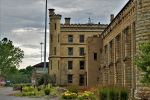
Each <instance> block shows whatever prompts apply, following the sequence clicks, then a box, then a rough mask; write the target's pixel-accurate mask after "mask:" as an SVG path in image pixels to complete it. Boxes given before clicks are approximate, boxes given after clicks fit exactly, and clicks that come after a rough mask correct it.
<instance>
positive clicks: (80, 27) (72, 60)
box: [49, 9, 107, 86]
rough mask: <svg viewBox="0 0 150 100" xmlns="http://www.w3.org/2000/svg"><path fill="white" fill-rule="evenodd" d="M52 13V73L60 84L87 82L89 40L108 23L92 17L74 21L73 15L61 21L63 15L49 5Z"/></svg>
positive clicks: (50, 13)
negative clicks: (83, 22) (93, 20)
mask: <svg viewBox="0 0 150 100" xmlns="http://www.w3.org/2000/svg"><path fill="white" fill-rule="evenodd" d="M49 17H50V43H49V44H50V51H49V52H50V54H49V64H50V65H49V74H50V75H52V76H53V77H54V78H55V79H56V84H58V85H79V86H86V84H87V72H86V68H87V65H88V63H87V61H86V55H87V52H86V51H87V50H86V49H87V48H86V44H87V42H86V40H87V38H88V37H91V36H93V35H99V34H100V33H102V31H104V29H105V28H106V26H107V25H103V24H100V23H98V24H93V23H91V21H90V20H89V23H87V24H71V23H70V21H71V20H70V18H65V23H64V24H61V15H59V14H55V12H54V9H49Z"/></svg>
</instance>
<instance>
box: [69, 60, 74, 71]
mask: <svg viewBox="0 0 150 100" xmlns="http://www.w3.org/2000/svg"><path fill="white" fill-rule="evenodd" d="M72 66H73V61H68V69H72Z"/></svg>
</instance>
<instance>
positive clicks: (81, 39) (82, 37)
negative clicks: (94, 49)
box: [80, 35, 84, 43]
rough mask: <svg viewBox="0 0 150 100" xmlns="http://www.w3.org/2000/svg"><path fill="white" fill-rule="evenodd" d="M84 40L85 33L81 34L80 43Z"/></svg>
mask: <svg viewBox="0 0 150 100" xmlns="http://www.w3.org/2000/svg"><path fill="white" fill-rule="evenodd" d="M83 42H84V35H80V43H83Z"/></svg>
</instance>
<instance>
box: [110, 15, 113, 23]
mask: <svg viewBox="0 0 150 100" xmlns="http://www.w3.org/2000/svg"><path fill="white" fill-rule="evenodd" d="M113 19H114V14H111V15H110V22H111V21H112V20H113Z"/></svg>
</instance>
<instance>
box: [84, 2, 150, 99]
mask: <svg viewBox="0 0 150 100" xmlns="http://www.w3.org/2000/svg"><path fill="white" fill-rule="evenodd" d="M100 37H102V41H101V42H99V46H97V44H98V43H97V42H91V43H90V44H89V45H91V46H93V45H96V47H99V54H100V58H99V62H100V64H98V65H95V67H99V74H96V75H98V76H94V77H95V78H96V77H99V83H97V85H102V86H118V87H125V88H127V89H128V91H129V92H130V93H131V96H132V97H133V96H134V93H135V94H136V93H138V92H140V89H141V88H142V87H143V86H141V83H140V78H141V76H142V75H141V72H139V71H138V70H137V67H136V66H135V65H134V63H133V59H134V56H135V54H136V53H138V44H139V43H140V42H143V41H146V40H148V39H149V38H150V0H130V1H129V2H128V3H127V4H126V5H125V6H124V8H123V9H122V10H121V11H120V12H119V13H118V14H117V16H116V17H115V18H114V19H113V20H112V22H111V23H110V24H109V25H108V27H107V28H106V29H105V30H104V31H103V32H102V34H101V35H100ZM93 39H94V37H93ZM100 39H101V38H100ZM89 49H90V51H93V50H95V48H92V50H91V48H89ZM97 49H98V48H97ZM101 49H102V50H101ZM89 55H90V54H89ZM89 57H90V56H89ZM92 61H94V60H90V61H89V62H88V63H89V66H88V67H89V68H90V67H92V66H93V62H92ZM87 69H88V68H87ZM97 70H98V69H95V71H93V72H97ZM87 73H92V72H91V70H87ZM88 76H89V77H90V76H91V74H87V77H88ZM87 80H88V79H87ZM94 80H95V79H94V78H90V81H94ZM90 84H91V83H90V82H89V84H88V85H90ZM144 88H146V87H144ZM147 88H148V87H147ZM141 90H143V89H141ZM149 94H150V92H149ZM137 97H138V96H137Z"/></svg>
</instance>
